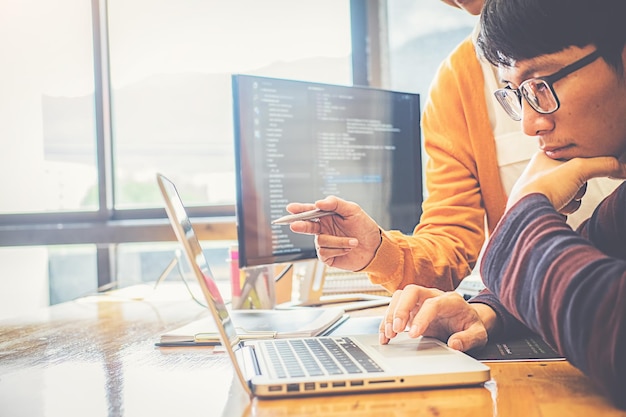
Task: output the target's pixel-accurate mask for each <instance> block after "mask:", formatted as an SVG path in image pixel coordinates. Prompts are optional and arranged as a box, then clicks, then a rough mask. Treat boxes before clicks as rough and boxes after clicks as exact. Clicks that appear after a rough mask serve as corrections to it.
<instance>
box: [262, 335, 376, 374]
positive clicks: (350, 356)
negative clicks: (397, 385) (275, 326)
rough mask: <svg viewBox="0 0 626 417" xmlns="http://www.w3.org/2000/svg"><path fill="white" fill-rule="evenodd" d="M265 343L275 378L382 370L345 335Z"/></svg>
mask: <svg viewBox="0 0 626 417" xmlns="http://www.w3.org/2000/svg"><path fill="white" fill-rule="evenodd" d="M264 345H265V349H266V351H267V352H268V354H269V357H270V359H271V362H272V365H273V367H274V371H275V373H276V376H277V377H278V378H287V377H289V378H294V377H296V378H297V377H305V376H322V375H340V374H359V373H365V372H382V371H383V370H382V368H381V367H380V366H379V365H378V364H376V362H375V361H374V360H373V359H372V358H370V357H369V356H368V355H367V354H366V353H365V352H363V350H361V348H360V347H358V346H357V345H356V344H355V343H354V342H353V341H352V340H351V339H350V338H347V337H344V338H329V337H320V338H314V339H284V340H270V341H266V342H264Z"/></svg>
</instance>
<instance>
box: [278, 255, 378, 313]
mask: <svg viewBox="0 0 626 417" xmlns="http://www.w3.org/2000/svg"><path fill="white" fill-rule="evenodd" d="M327 271H328V267H327V266H326V265H325V264H324V263H323V262H321V261H319V260H317V259H316V260H311V261H305V262H297V263H296V264H294V271H293V287H294V292H293V295H292V301H291V302H287V303H282V304H280V305H278V306H276V308H287V309H288V308H297V307H318V306H325V305H334V304H336V305H338V306H340V307H342V308H343V309H344V310H345V311H354V310H362V309H366V308H372V307H380V306H384V305H387V304H389V300H390V297H389V296H383V295H374V294H364V293H354V294H352V293H349V294H333V295H322V293H323V290H324V281H325V278H326V274H327Z"/></svg>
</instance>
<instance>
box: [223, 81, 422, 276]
mask: <svg viewBox="0 0 626 417" xmlns="http://www.w3.org/2000/svg"><path fill="white" fill-rule="evenodd" d="M232 85H233V106H234V109H233V110H234V112H233V114H234V132H235V161H236V182H237V233H238V241H239V266H240V267H241V268H244V267H252V266H259V265H267V264H274V263H285V262H294V261H299V260H307V259H316V253H315V247H314V242H313V237H312V236H307V235H300V234H295V233H293V232H291V231H290V229H289V226H280V225H272V224H271V222H272V220H275V219H277V218H278V217H281V216H283V215H285V214H288V213H287V212H286V211H285V206H286V205H287V203H290V202H314V201H315V200H318V199H321V198H324V197H326V196H328V195H336V196H338V197H341V198H343V199H346V200H350V201H354V202H356V203H358V204H359V205H360V206H361V207H362V208H363V209H364V210H365V211H366V212H367V213H368V214H369V215H370V216H371V217H372V218H373V219H374V220H375V221H376V222H377V223H378V224H379V225H380V226H381V227H383V228H384V229H394V230H400V231H402V232H404V233H407V234H410V233H412V231H413V229H414V227H415V226H416V225H417V223H418V221H419V218H420V215H421V210H422V209H421V206H422V164H421V144H420V101H419V95H418V94H412V93H403V92H397V91H387V90H381V89H374V88H367V87H357V86H343V85H330V84H321V83H314V82H304V81H296V80H286V79H277V78H267V77H259V76H252V75H239V74H237V75H233V76H232Z"/></svg>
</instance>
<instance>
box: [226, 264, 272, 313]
mask: <svg viewBox="0 0 626 417" xmlns="http://www.w3.org/2000/svg"><path fill="white" fill-rule="evenodd" d="M240 277H241V278H242V280H241V288H240V291H239V294H238V295H237V296H235V295H234V294H233V298H232V308H233V309H234V310H258V309H272V308H274V307H275V306H276V293H275V285H274V274H273V267H272V266H259V267H252V268H244V269H242V270H240Z"/></svg>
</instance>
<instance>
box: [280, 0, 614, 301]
mask: <svg viewBox="0 0 626 417" xmlns="http://www.w3.org/2000/svg"><path fill="white" fill-rule="evenodd" d="M443 1H444V2H445V3H447V4H450V5H452V6H456V7H460V8H462V9H464V10H465V11H467V12H468V13H471V14H473V15H478V14H479V13H480V10H481V8H482V6H483V3H484V0H443ZM477 34H478V27H477V28H476V30H474V32H473V33H472V34H471V35H470V36H469V37H468V38H467V39H465V40H464V41H463V42H461V43H460V44H459V45H458V46H457V48H456V49H455V50H454V51H453V52H452V53H451V54H450V55H449V56H448V57H447V59H446V60H444V62H442V64H441V65H440V67H439V69H438V72H437V74H436V76H435V78H434V80H433V82H432V84H431V88H430V91H429V95H428V98H427V100H426V103H425V105H424V109H423V115H422V135H423V140H424V147H425V150H426V153H427V154H428V161H427V164H426V173H425V178H426V190H427V197H426V198H425V200H424V203H423V207H422V210H423V213H422V217H421V219H420V222H419V224H418V225H417V226H416V227H415V230H414V232H413V234H412V235H410V236H409V235H405V234H403V233H401V232H399V231H395V230H382V229H381V228H380V227H379V226H378V224H377V223H376V221H375V219H372V218H371V217H370V216H369V215H368V214H367V213H365V212H364V211H363V210H362V209H361V208H360V207H359V206H358V204H356V203H355V202H349V201H345V200H342V199H340V198H337V197H334V196H329V197H327V198H325V199H323V200H319V201H317V202H315V203H314V204H312V203H290V204H289V205H287V211H289V212H290V213H300V212H303V211H306V210H310V209H313V208H319V209H322V210H330V211H335V212H336V213H337V214H338V215H337V216H327V217H324V218H321V219H319V221H315V222H311V221H298V222H295V223H292V224H291V230H292V231H294V232H297V233H304V234H312V235H315V242H316V248H317V254H318V258H319V259H320V260H321V261H323V262H324V263H325V264H327V265H329V266H333V267H337V268H340V269H346V270H351V271H360V270H362V271H365V272H367V273H368V275H369V277H370V280H371V281H372V282H373V283H375V284H380V285H382V286H384V287H385V288H386V289H387V290H389V291H390V292H393V291H395V290H397V289H402V288H404V287H405V286H406V285H408V284H417V285H422V286H426V287H435V288H439V289H441V290H446V291H447V290H453V289H455V288H456V287H457V286H458V285H459V283H460V282H461V280H462V279H463V278H465V277H466V276H468V275H469V274H470V273H471V272H472V270H473V268H474V267H475V266H476V264H477V262H478V259H479V255H480V252H481V249H482V246H483V244H484V242H485V238H486V235H488V234H489V233H491V232H492V231H493V229H494V227H495V226H496V224H497V223H498V221H499V220H500V218H501V217H502V215H503V213H504V209H505V206H506V201H507V195H508V194H509V192H510V190H511V188H512V186H513V184H514V183H515V181H516V180H517V178H518V177H519V176H520V175H521V173H522V171H523V170H524V168H525V167H526V165H527V163H528V161H529V160H530V158H531V156H532V155H533V154H534V153H535V152H536V150H537V139H536V138H534V137H532V136H526V135H524V133H523V132H522V130H521V127H520V125H519V123H517V122H515V121H513V120H511V119H510V117H509V116H508V115H507V114H506V113H505V112H504V110H503V109H502V108H501V107H500V106H499V105H498V104H497V102H496V101H495V98H494V96H493V91H495V90H496V89H497V88H500V87H502V86H503V85H502V84H501V83H500V82H499V81H498V77H497V74H496V68H495V67H494V66H492V65H491V64H489V63H488V62H487V61H485V60H483V59H481V58H480V57H479V55H478V54H477V50H476V48H475V41H476V36H477ZM416 180H417V179H416ZM616 186H617V182H615V181H611V180H609V179H594V180H592V181H590V183H589V185H588V188H587V193H586V196H585V198H584V199H583V201H582V206H581V207H578V206H579V205H580V201H576V202H573V206H569V207H567V208H566V209H565V210H563V213H564V214H571V213H572V212H574V211H575V213H574V214H572V215H571V216H570V217H569V223H570V224H571V225H572V227H576V226H577V225H578V223H579V222H580V220H581V219H584V218H587V217H589V215H590V214H591V211H592V210H593V208H594V207H595V206H596V205H597V204H598V203H599V202H600V201H601V200H602V199H603V198H604V197H605V196H606V195H608V194H609V193H610V192H611V191H613V189H614V188H615V187H616Z"/></svg>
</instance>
